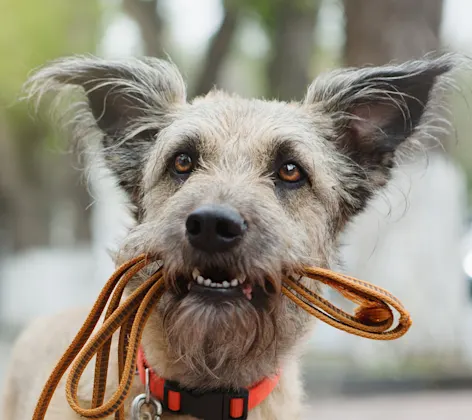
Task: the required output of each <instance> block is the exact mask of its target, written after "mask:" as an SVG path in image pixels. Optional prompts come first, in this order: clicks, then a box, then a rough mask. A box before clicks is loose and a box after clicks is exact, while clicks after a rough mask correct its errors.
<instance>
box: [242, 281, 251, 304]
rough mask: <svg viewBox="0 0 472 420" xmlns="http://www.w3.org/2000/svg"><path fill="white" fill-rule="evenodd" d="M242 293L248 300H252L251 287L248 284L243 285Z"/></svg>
mask: <svg viewBox="0 0 472 420" xmlns="http://www.w3.org/2000/svg"><path fill="white" fill-rule="evenodd" d="M243 293H244V296H246V297H247V298H248V299H249V300H251V299H252V286H251V285H250V284H244V285H243Z"/></svg>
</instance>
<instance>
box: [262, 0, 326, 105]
mask: <svg viewBox="0 0 472 420" xmlns="http://www.w3.org/2000/svg"><path fill="white" fill-rule="evenodd" d="M318 8H319V2H318V1H312V2H311V3H310V4H308V3H303V2H298V1H293V0H282V1H280V2H279V6H278V9H277V11H276V20H275V25H274V27H273V31H272V32H273V33H272V49H273V53H272V57H271V58H270V59H269V63H268V68H267V74H268V83H269V87H268V90H269V92H268V94H269V96H270V97H275V98H278V99H280V100H291V99H301V98H302V97H303V95H304V93H305V90H306V88H307V86H308V84H309V82H310V81H311V77H310V62H311V59H312V56H313V50H314V42H313V39H314V28H315V24H316V19H317V15H318Z"/></svg>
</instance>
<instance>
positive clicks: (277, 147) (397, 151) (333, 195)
mask: <svg viewBox="0 0 472 420" xmlns="http://www.w3.org/2000/svg"><path fill="white" fill-rule="evenodd" d="M455 67H457V62H456V59H455V58H454V56H453V55H449V54H445V55H441V56H437V57H425V58H422V59H419V60H414V61H409V62H406V63H401V64H391V65H390V64H389V65H385V66H379V67H365V68H348V69H339V70H334V71H330V72H327V73H326V74H323V75H321V76H319V77H318V78H316V79H315V80H314V82H313V83H312V84H311V85H310V86H309V87H308V90H307V92H306V95H305V98H304V99H303V100H302V101H301V102H289V103H285V102H278V101H268V100H259V99H244V98H241V97H239V96H236V95H231V94H227V93H225V92H222V91H218V90H213V91H211V92H210V93H208V94H207V95H206V96H204V97H198V98H195V99H194V100H192V101H187V99H186V87H185V83H184V81H183V78H182V76H181V75H180V73H179V71H178V70H177V68H176V67H175V65H174V64H172V63H171V62H168V61H163V60H159V59H154V58H142V59H138V58H129V59H122V60H116V61H113V60H105V59H100V58H95V57H71V58H65V59H61V60H58V61H55V62H53V63H51V64H49V65H47V66H45V67H43V68H41V69H39V70H38V71H37V72H36V73H34V74H33V75H32V77H31V79H30V80H29V82H28V83H27V89H28V92H29V94H28V95H29V97H30V98H38V100H40V99H41V98H43V97H44V96H45V95H46V94H47V93H49V92H51V91H52V92H56V93H59V92H60V93H65V94H66V97H69V98H73V99H72V100H69V102H72V108H71V113H72V114H71V113H70V112H69V113H68V114H67V115H69V120H70V121H72V122H73V132H74V133H75V136H76V137H77V138H78V139H79V141H81V142H82V143H87V144H89V145H91V147H92V150H94V151H95V152H94V153H98V156H99V158H100V160H101V161H102V162H103V163H104V164H105V166H106V167H107V168H108V170H109V171H111V173H112V174H113V176H114V177H115V179H116V181H117V183H118V185H119V186H120V187H121V189H122V190H123V191H124V192H125V193H126V196H127V198H128V199H129V204H130V207H131V208H132V212H133V215H134V219H135V222H136V223H135V225H134V226H133V227H132V228H131V229H130V231H129V233H128V234H127V236H126V238H125V239H124V241H123V243H122V244H121V245H120V247H119V251H118V252H117V253H116V256H115V260H116V263H117V264H119V263H121V262H123V261H126V260H128V259H130V258H132V257H135V256H137V255H140V254H142V253H146V254H149V255H153V256H156V257H158V258H159V259H160V260H162V261H163V267H164V268H163V269H164V271H165V273H166V278H167V281H168V285H169V287H168V289H167V290H166V292H165V294H164V295H163V297H162V298H161V300H160V301H159V303H158V304H157V306H156V308H155V309H154V311H153V313H152V315H151V317H150V319H149V321H148V322H147V324H146V328H145V331H144V335H143V339H142V350H143V353H144V354H145V357H146V361H147V365H148V366H149V368H151V369H152V371H153V372H155V373H156V375H158V376H160V377H161V378H165V379H166V380H170V381H173V383H177V384H178V386H179V387H180V389H184V390H191V391H192V392H197V393H198V392H199V393H201V394H205V393H208V392H211V391H215V390H233V389H237V390H239V389H250V387H251V386H253V385H254V384H257V383H260V381H261V380H264V379H267V378H274V377H277V378H278V381H277V384H276V385H275V387H274V389H272V390H271V392H270V393H269V394H268V395H266V396H265V398H264V399H263V401H262V402H261V403H260V404H259V405H257V406H256V407H254V408H252V409H251V410H250V411H249V413H248V417H247V418H248V419H250V420H282V419H284V420H285V419H301V418H302V404H303V386H302V383H301V379H300V367H299V357H300V355H301V354H302V349H303V343H304V342H305V341H306V338H307V336H308V335H309V334H311V333H312V330H313V321H312V319H311V317H310V316H309V315H307V314H306V313H305V312H304V311H303V310H302V309H300V308H299V307H297V306H296V305H295V304H293V303H292V302H291V301H289V300H288V299H287V298H286V297H284V296H283V295H282V294H281V293H280V289H281V282H282V278H283V277H284V276H286V275H293V274H294V273H297V272H300V269H301V267H303V265H305V264H309V265H314V266H319V267H325V268H329V267H331V266H333V264H336V262H337V258H338V257H337V254H338V248H339V237H340V235H341V233H342V232H343V230H344V229H345V227H346V225H347V224H348V223H349V222H351V221H352V220H353V218H354V217H355V216H356V215H357V214H359V213H360V212H361V211H362V210H363V209H365V207H366V205H367V204H368V202H369V200H370V199H371V198H372V197H374V196H375V195H376V194H378V193H379V192H380V191H381V190H382V188H383V187H384V186H385V185H386V184H387V182H388V181H389V179H390V178H391V174H392V169H393V168H394V166H395V164H396V162H397V161H398V158H399V157H401V156H402V155H403V154H404V153H405V151H407V152H408V151H409V150H411V149H412V148H413V147H414V146H415V144H417V143H419V141H418V139H420V138H421V136H422V135H426V136H428V135H429V136H431V132H432V131H434V129H435V127H437V123H438V121H442V120H441V119H440V118H439V117H437V115H436V113H435V112H436V111H435V110H436V108H437V105H439V104H440V103H441V99H440V97H441V95H440V94H441V92H442V91H443V90H444V87H445V86H448V85H449V83H448V82H449V81H450V74H451V71H452V70H453V69H454V68H455ZM72 92H73V93H74V94H73V95H72ZM69 93H71V96H67V95H68V94H69ZM269 279H270V281H269ZM141 281H142V279H139V278H137V279H135V280H134V286H130V287H131V288H133V287H136V286H137V285H138V284H140V282H141ZM300 281H304V279H303V278H302V279H300ZM307 285H308V284H307ZM311 287H313V286H311ZM86 313H87V311H74V312H69V313H67V314H61V315H59V316H54V317H50V318H45V319H40V320H37V321H35V322H34V323H33V324H32V325H31V326H30V327H29V328H27V329H26V331H24V332H23V333H22V335H21V336H20V338H19V339H18V341H17V343H16V345H15V347H14V350H13V358H12V362H11V369H10V373H9V377H8V381H7V386H6V398H5V400H4V407H5V408H4V409H5V412H4V415H3V417H2V418H4V419H5V420H26V419H30V418H31V416H32V413H33V411H34V406H35V403H36V401H37V399H38V396H39V394H40V391H41V388H42V386H43V384H44V383H45V381H46V379H47V377H48V375H49V374H50V372H51V370H52V368H53V367H54V365H55V362H56V361H57V359H58V358H59V357H60V356H61V354H62V352H63V351H64V350H65V349H66V347H67V345H68V344H69V343H70V341H71V340H72V338H73V336H74V334H75V333H76V331H77V330H78V329H79V328H80V325H81V324H82V322H83V321H84V319H85V317H86ZM112 354H114V352H113V351H112ZM116 363H117V361H116V359H113V356H112V359H111V361H110V364H112V365H116ZM114 370H115V369H111V375H112V378H111V380H110V389H111V390H114V389H116V385H117V378H116V374H115V376H113V372H114ZM92 378H93V369H90V368H88V369H87V370H86V373H85V375H84V377H83V380H82V382H81V384H80V387H79V397H80V400H81V402H82V403H83V405H84V406H87V404H90V400H91V396H92V384H93V379H92ZM63 382H64V381H63ZM63 382H61V384H60V387H59V389H58V390H57V391H56V394H55V396H54V398H53V400H52V403H51V406H50V409H49V412H48V414H47V416H46V418H47V419H48V420H75V419H79V418H80V416H78V415H77V414H76V413H75V412H73V411H72V410H71V408H70V407H69V406H68V404H67V401H66V399H65V397H64V383H63ZM143 390H144V388H143V384H142V383H141V381H139V380H135V381H134V383H133V385H132V390H131V396H130V398H129V399H128V400H127V401H126V402H125V409H126V413H127V414H126V415H127V416H128V417H127V418H130V413H129V409H130V405H131V400H132V399H133V398H134V397H136V396H137V395H138V394H140V393H142V392H143ZM206 410H207V411H208V410H209V414H208V417H205V420H213V419H223V418H226V417H224V414H222V415H220V414H218V413H213V412H212V410H213V408H212V406H211V404H210V406H209V407H207V408H206ZM214 410H215V411H216V410H217V409H216V408H215V409H214ZM227 418H231V417H227ZM162 419H172V420H184V419H185V420H195V419H197V417H196V416H195V415H193V414H192V413H188V412H187V413H185V412H183V413H181V414H175V413H172V412H164V413H163V414H162Z"/></svg>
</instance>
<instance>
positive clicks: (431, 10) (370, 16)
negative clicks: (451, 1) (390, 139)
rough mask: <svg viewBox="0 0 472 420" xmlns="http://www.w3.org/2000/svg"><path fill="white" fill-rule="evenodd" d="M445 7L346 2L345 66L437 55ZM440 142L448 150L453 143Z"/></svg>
mask: <svg viewBox="0 0 472 420" xmlns="http://www.w3.org/2000/svg"><path fill="white" fill-rule="evenodd" d="M442 6H443V0H416V1H411V0H384V1H377V0H344V8H345V15H346V43H345V50H344V61H345V65H347V66H362V65H366V64H371V65H381V64H386V63H388V62H390V61H392V60H396V61H405V60H409V59H412V58H419V57H421V56H422V55H424V54H426V53H429V52H431V51H437V50H438V49H439V48H440V44H441V42H440V26H441V20H442ZM439 140H441V142H442V144H443V146H444V147H445V148H447V146H448V140H449V139H448V138H442V139H439ZM424 141H425V140H424ZM435 145H436V144H432V145H431V146H435ZM436 150H437V151H439V150H441V149H440V148H436Z"/></svg>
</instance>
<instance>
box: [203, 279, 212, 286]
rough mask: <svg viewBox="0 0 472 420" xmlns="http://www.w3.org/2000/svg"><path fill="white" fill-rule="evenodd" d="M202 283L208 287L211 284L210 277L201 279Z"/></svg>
mask: <svg viewBox="0 0 472 420" xmlns="http://www.w3.org/2000/svg"><path fill="white" fill-rule="evenodd" d="M203 284H204V285H205V286H207V287H208V286H210V285H211V280H210V279H206V280H203Z"/></svg>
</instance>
